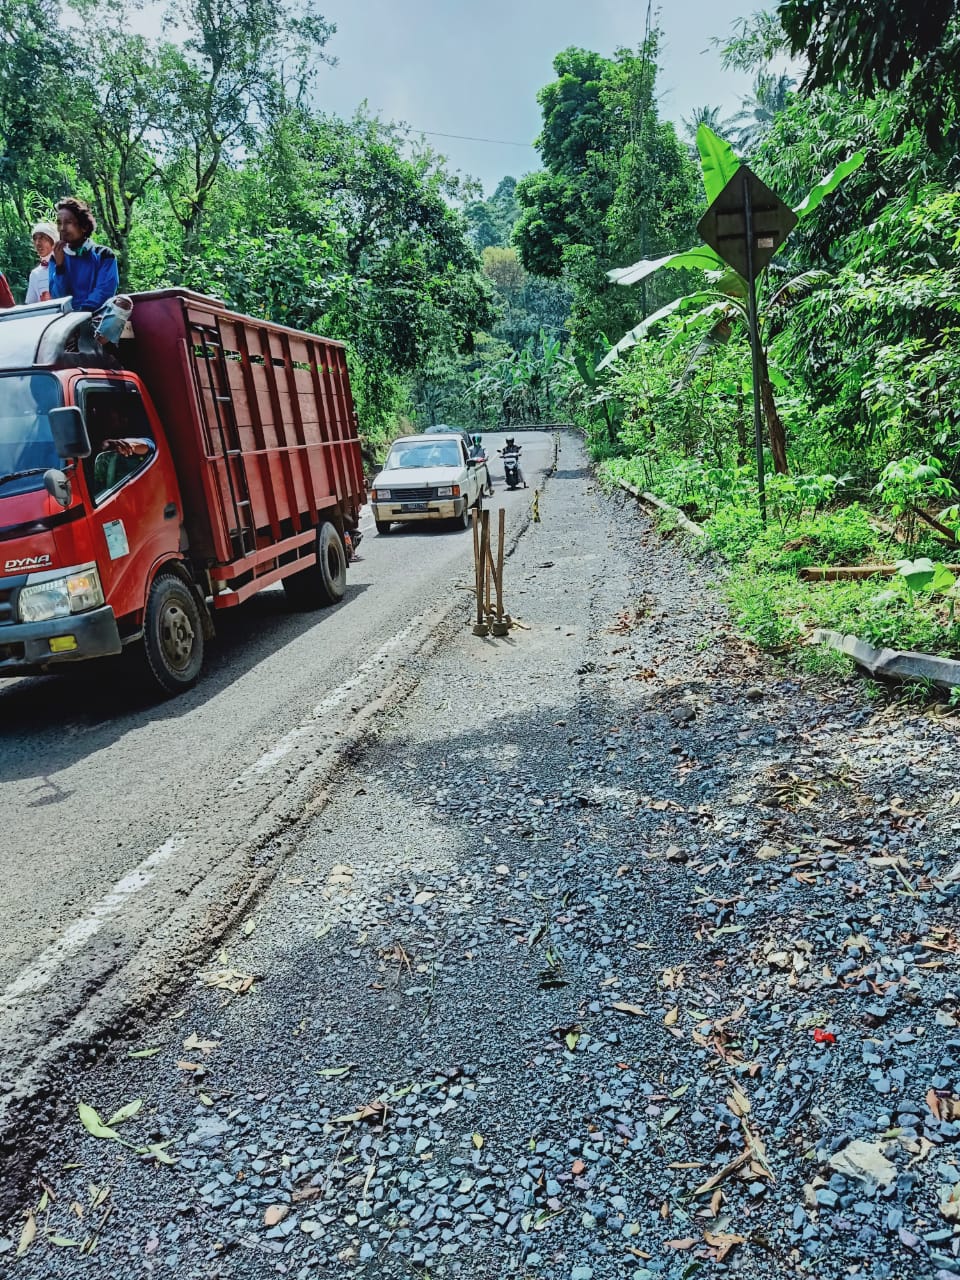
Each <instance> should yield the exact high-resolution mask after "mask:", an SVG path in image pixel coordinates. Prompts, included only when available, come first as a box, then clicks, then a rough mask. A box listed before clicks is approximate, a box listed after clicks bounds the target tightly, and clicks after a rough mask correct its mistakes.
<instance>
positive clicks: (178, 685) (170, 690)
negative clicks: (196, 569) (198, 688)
mask: <svg viewBox="0 0 960 1280" xmlns="http://www.w3.org/2000/svg"><path fill="white" fill-rule="evenodd" d="M203 648H204V642H203V620H202V618H201V617H200V610H199V609H198V608H197V602H196V600H195V599H194V598H193V592H192V591H191V590H190V588H189V587H188V586H187V584H186V583H185V582H184V581H183V579H182V578H179V577H178V576H177V575H176V574H175V573H161V574H158V576H157V577H156V578H154V580H153V585H152V586H151V588H150V595H149V597H148V599H147V610H146V615H145V617H144V622H143V656H144V658H145V661H146V668H147V673H148V674H149V676H150V677H151V679H152V680H153V681H154V683H155V684H157V685H158V686H159V687H160V689H162V691H163V692H164V693H165V694H167V695H168V696H172V695H173V694H176V693H182V692H183V691H184V690H185V689H189V688H190V686H191V685H194V684H196V682H197V679H198V677H199V675H200V669H201V667H202V666H203Z"/></svg>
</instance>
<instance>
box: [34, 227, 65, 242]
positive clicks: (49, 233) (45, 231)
mask: <svg viewBox="0 0 960 1280" xmlns="http://www.w3.org/2000/svg"><path fill="white" fill-rule="evenodd" d="M34 236H46V237H47V239H48V240H49V241H50V242H51V244H56V243H57V241H58V240H59V239H60V236H59V235H58V233H57V228H56V227H55V226H54V225H53V223H52V222H35V223H34V224H33V229H32V230H31V232H30V239H31V240H32V239H33V237H34Z"/></svg>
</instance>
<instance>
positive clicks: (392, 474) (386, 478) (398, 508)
mask: <svg viewBox="0 0 960 1280" xmlns="http://www.w3.org/2000/svg"><path fill="white" fill-rule="evenodd" d="M485 481H486V468H485V465H484V463H483V462H482V461H480V460H478V459H476V458H470V457H468V456H467V446H466V444H465V442H464V441H463V439H462V438H461V437H460V436H459V435H457V434H454V433H453V432H447V433H444V434H442V435H430V434H426V435H422V436H401V438H400V439H399V440H394V442H393V444H392V445H391V446H390V452H389V453H388V454H387V460H386V462H385V463H384V465H383V470H382V471H381V472H380V473H379V474H378V475H377V477H376V479H375V480H374V482H373V489H372V490H371V493H370V506H371V507H372V509H373V518H374V521H375V522H376V526H377V533H389V532H390V526H391V525H392V524H393V523H394V522H395V521H396V522H398V523H404V524H405V523H406V522H407V521H410V520H451V521H456V523H457V526H458V527H460V528H463V529H468V528H469V527H470V508H471V507H476V508H477V510H478V511H479V509H480V508H481V506H482V505H483V486H484V483H485Z"/></svg>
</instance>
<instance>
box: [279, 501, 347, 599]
mask: <svg viewBox="0 0 960 1280" xmlns="http://www.w3.org/2000/svg"><path fill="white" fill-rule="evenodd" d="M283 590H284V592H285V593H286V597H287V601H288V603H289V604H290V605H292V607H293V608H294V609H321V608H323V607H324V606H325V605H329V604H339V603H340V601H341V600H342V599H343V597H344V594H345V593H346V590H347V550H346V547H344V545H343V539H342V538H341V537H340V534H339V532H338V531H337V528H336V526H335V525H333V524H331V523H330V521H329V520H325V521H324V522H323V524H322V525H321V526H320V528H319V530H318V532H317V563H316V564H312V565H310V567H309V568H308V569H301V570H300V572H299V573H293V574H291V575H290V577H289V578H284V579H283Z"/></svg>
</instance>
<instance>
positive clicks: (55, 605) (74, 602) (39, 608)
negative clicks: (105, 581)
mask: <svg viewBox="0 0 960 1280" xmlns="http://www.w3.org/2000/svg"><path fill="white" fill-rule="evenodd" d="M102 604H103V588H102V587H101V585H100V575H99V574H98V573H97V571H96V569H95V568H93V567H91V568H89V569H83V570H81V571H80V572H79V573H74V574H71V575H70V576H69V577H65V578H51V579H50V580H49V581H47V582H35V583H34V584H33V585H32V586H28V587H23V588H22V590H21V592H20V597H19V600H18V602H17V612H18V613H19V615H20V621H21V622H48V621H49V620H50V619H51V618H69V617H70V615H71V614H72V613H85V612H86V610H87V609H97V608H99V606H100V605H102Z"/></svg>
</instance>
